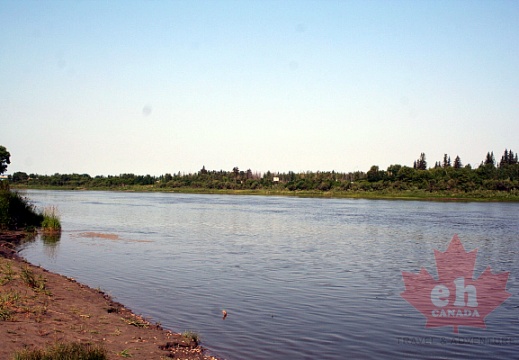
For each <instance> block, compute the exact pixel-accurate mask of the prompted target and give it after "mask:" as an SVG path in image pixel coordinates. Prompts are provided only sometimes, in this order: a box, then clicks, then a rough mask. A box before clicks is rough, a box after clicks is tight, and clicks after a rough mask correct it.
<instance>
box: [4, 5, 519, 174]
mask: <svg viewBox="0 0 519 360" xmlns="http://www.w3.org/2000/svg"><path fill="white" fill-rule="evenodd" d="M518 120H519V1H455V0H449V1H425V0H423V1H331V0H322V1H302V0H300V1H282V0H276V1H264V0H263V1H259V0H258V1H253V0H242V1H223V0H222V1H219V0H212V1H187V0H186V1H5V0H0V124H1V129H2V130H1V133H0V145H4V146H6V147H7V149H8V150H9V151H10V152H11V161H12V164H11V165H10V166H9V168H8V173H13V172H15V171H25V172H27V173H40V174H53V173H55V172H59V173H73V172H77V173H88V174H90V175H108V174H112V175H117V174H120V173H130V172H131V173H135V174H152V175H160V174H164V173H167V172H170V173H176V172H178V171H181V172H196V171H197V170H199V169H200V168H201V167H202V165H205V167H206V168H207V169H210V170H220V169H224V170H231V169H232V168H233V167H234V166H238V167H239V168H240V169H242V170H246V169H247V168H251V169H252V170H253V171H262V172H263V171H267V170H271V171H289V170H292V171H296V172H297V171H306V170H312V171H317V170H336V171H356V170H361V171H367V170H369V168H370V166H371V165H379V166H380V167H381V168H382V169H385V168H387V166H389V165H390V164H402V165H412V163H413V160H415V159H417V158H418V157H419V155H420V153H421V152H424V153H425V154H426V156H427V160H428V162H429V165H430V166H433V165H434V162H435V161H439V160H442V158H443V154H444V153H448V154H449V155H450V156H451V158H452V159H454V157H455V156H456V155H459V156H460V157H461V160H462V162H463V163H464V164H467V163H470V164H472V165H473V166H477V165H479V163H480V162H481V161H482V160H483V159H484V157H485V154H486V152H487V151H494V153H495V154H496V157H500V156H501V154H502V152H503V151H504V149H505V148H512V150H514V151H515V152H517V151H519V142H518V134H519V121H518ZM497 160H499V159H497Z"/></svg>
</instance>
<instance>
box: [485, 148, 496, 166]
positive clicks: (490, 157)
mask: <svg viewBox="0 0 519 360" xmlns="http://www.w3.org/2000/svg"><path fill="white" fill-rule="evenodd" d="M485 165H492V166H496V160H495V158H494V152H493V151H492V152H487V157H486V158H485Z"/></svg>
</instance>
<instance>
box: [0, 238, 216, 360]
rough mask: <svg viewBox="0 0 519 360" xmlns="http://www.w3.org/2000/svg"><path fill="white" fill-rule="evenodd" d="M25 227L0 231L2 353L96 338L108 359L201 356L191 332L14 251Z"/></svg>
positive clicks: (8, 354)
mask: <svg viewBox="0 0 519 360" xmlns="http://www.w3.org/2000/svg"><path fill="white" fill-rule="evenodd" d="M23 236H24V234H23V233H10V234H6V233H5V232H4V233H0V359H6V360H10V359H12V358H13V354H14V352H16V351H19V350H22V349H24V348H29V349H32V348H43V347H46V346H48V345H52V344H54V343H56V342H65V343H68V342H81V343H90V344H97V345H101V346H102V347H104V348H105V349H106V350H107V352H108V358H109V359H121V358H131V359H146V360H147V359H170V358H175V359H198V360H199V359H205V360H209V359H212V360H216V358H214V357H212V356H210V355H208V354H207V352H206V351H204V349H202V348H201V347H200V346H199V344H198V343H197V342H196V341H195V340H193V339H192V337H187V336H182V335H180V334H175V333H173V332H171V331H168V330H165V329H162V328H161V327H160V326H159V325H157V324H152V323H150V322H148V321H146V320H145V319H143V318H142V317H140V316H138V315H135V314H133V313H132V312H131V311H130V310H129V309H126V308H125V307H124V306H123V305H121V304H119V303H117V302H114V301H113V300H112V299H110V297H109V296H107V295H106V294H104V293H103V292H101V291H98V290H95V289H91V288H89V287H87V286H84V285H82V284H80V283H78V282H76V281H75V280H74V279H70V278H67V277H64V276H61V275H57V274H54V273H51V272H48V271H47V270H45V269H43V268H41V267H37V266H33V265H31V264H29V263H27V262H26V261H25V260H23V259H21V258H20V257H18V256H17V254H16V251H15V249H14V245H13V244H15V243H16V241H18V240H20V239H21V238H22V237H23Z"/></svg>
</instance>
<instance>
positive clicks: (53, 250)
mask: <svg viewBox="0 0 519 360" xmlns="http://www.w3.org/2000/svg"><path fill="white" fill-rule="evenodd" d="M40 238H41V241H42V243H43V251H44V252H45V255H47V256H48V257H49V258H51V259H56V256H57V254H58V250H59V244H60V240H61V232H55V233H43V234H41V235H40Z"/></svg>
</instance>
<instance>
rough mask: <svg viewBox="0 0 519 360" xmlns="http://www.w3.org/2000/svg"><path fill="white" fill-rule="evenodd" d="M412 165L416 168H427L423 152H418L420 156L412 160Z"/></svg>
mask: <svg viewBox="0 0 519 360" xmlns="http://www.w3.org/2000/svg"><path fill="white" fill-rule="evenodd" d="M413 167H414V168H415V169H417V170H427V161H426V160H425V153H421V154H420V158H419V159H418V160H417V161H415V162H414V164H413Z"/></svg>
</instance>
